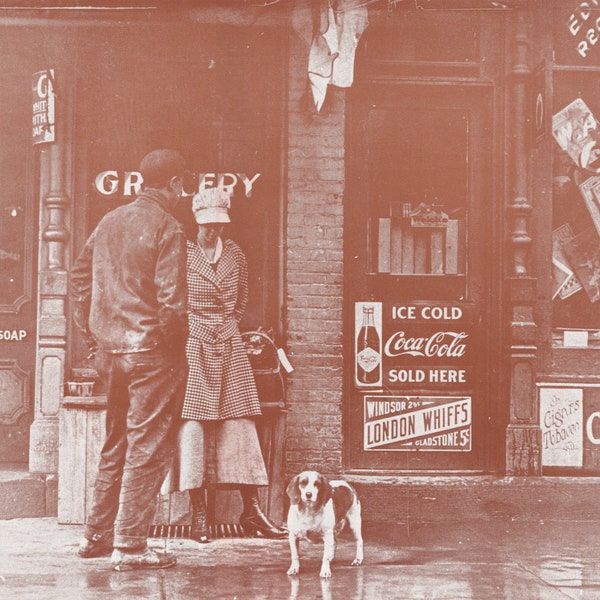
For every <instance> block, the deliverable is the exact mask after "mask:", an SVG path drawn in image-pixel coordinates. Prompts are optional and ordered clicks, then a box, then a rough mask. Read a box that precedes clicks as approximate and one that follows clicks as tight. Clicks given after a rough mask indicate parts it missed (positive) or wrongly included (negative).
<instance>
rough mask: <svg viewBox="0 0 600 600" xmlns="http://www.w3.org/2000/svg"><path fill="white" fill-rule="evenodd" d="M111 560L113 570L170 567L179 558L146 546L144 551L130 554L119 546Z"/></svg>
mask: <svg viewBox="0 0 600 600" xmlns="http://www.w3.org/2000/svg"><path fill="white" fill-rule="evenodd" d="M110 562H111V565H112V568H113V571H133V570H136V569H168V568H169V567H174V566H175V565H176V564H177V558H176V557H175V556H174V555H173V554H167V553H166V552H164V553H163V552H155V551H154V550H150V548H146V550H144V552H137V553H135V554H129V553H127V552H123V551H122V550H119V549H118V548H115V549H114V550H113V553H112V556H111V558H110Z"/></svg>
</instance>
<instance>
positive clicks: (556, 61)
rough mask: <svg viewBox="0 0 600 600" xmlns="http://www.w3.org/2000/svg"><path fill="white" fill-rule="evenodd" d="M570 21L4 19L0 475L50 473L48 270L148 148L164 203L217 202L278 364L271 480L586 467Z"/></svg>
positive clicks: (21, 15)
mask: <svg viewBox="0 0 600 600" xmlns="http://www.w3.org/2000/svg"><path fill="white" fill-rule="evenodd" d="M567 4H568V5H569V6H567ZM571 4H572V6H571ZM596 4H597V3H596V2H591V1H590V2H585V3H578V2H576V1H574V2H572V3H565V2H564V1H563V2H552V1H550V0H548V1H542V0H540V1H539V2H528V3H524V4H523V6H521V5H518V3H516V2H502V3H498V2H487V1H484V0H477V1H475V0H451V1H450V0H449V1H447V2H446V1H444V0H438V1H433V0H431V1H427V2H421V1H417V2H410V3H409V2H394V1H392V0H390V1H384V0H381V1H380V2H371V3H368V9H367V6H365V5H364V3H358V4H357V3H354V2H351V1H349V0H346V1H345V2H342V1H338V2H336V3H333V4H332V5H331V6H330V5H329V4H328V3H327V2H323V3H322V5H320V4H318V3H303V2H299V3H290V4H289V5H288V4H287V3H274V4H273V5H272V6H258V5H257V6H248V5H247V4H246V3H244V2H239V3H238V2H231V3H229V4H228V6H227V7H222V6H220V5H217V3H212V4H211V3H203V5H202V8H190V7H188V8H186V9H181V10H177V11H164V12H163V11H160V10H151V11H141V10H137V9H136V8H135V6H132V7H131V8H130V9H128V10H126V11H124V12H122V11H116V10H115V11H113V10H106V11H102V13H101V14H100V12H99V11H92V10H81V11H76V13H74V14H67V13H66V12H65V11H56V12H52V13H51V12H50V11H47V12H42V13H38V12H36V13H35V14H34V13H32V12H28V11H26V10H14V11H12V12H11V13H10V15H8V16H5V17H3V18H4V19H5V20H6V27H5V30H6V33H7V35H6V36H4V37H3V39H2V40H0V45H1V52H2V55H3V56H5V57H7V56H8V57H11V60H3V61H2V62H1V63H0V68H1V72H0V79H1V81H2V82H3V85H2V86H0V88H1V89H2V92H0V93H1V94H2V95H3V98H4V96H6V98H4V102H3V105H4V106H8V107H9V109H8V110H6V111H5V112H4V113H3V115H2V116H1V117H0V123H1V124H2V130H3V131H4V132H5V136H4V137H3V139H5V140H8V141H7V143H6V144H2V148H0V157H1V158H2V161H1V162H0V172H1V173H2V174H3V180H4V181H5V182H6V183H5V185H6V186H7V187H6V188H5V195H4V196H3V198H2V200H1V203H2V204H1V209H2V220H3V221H2V222H3V227H2V229H1V230H0V236H1V237H0V241H1V244H0V250H2V254H0V260H1V261H2V278H3V279H2V282H3V285H2V286H1V287H2V290H1V291H0V294H2V304H1V305H0V310H2V325H1V326H0V330H1V331H2V335H3V338H2V340H1V341H0V344H1V346H0V349H1V350H2V354H1V355H0V377H1V381H2V387H1V391H0V398H1V399H2V402H1V403H0V419H1V422H2V429H3V432H4V435H3V436H2V440H1V443H2V448H3V449H5V452H3V454H2V456H3V457H6V458H5V463H6V464H7V465H8V464H9V463H21V464H25V463H27V464H28V469H29V471H30V472H32V473H39V474H41V476H52V475H53V474H56V473H58V474H59V477H58V478H59V481H60V468H59V460H58V456H59V448H60V447H61V444H63V443H64V439H62V438H61V435H62V434H61V431H60V426H59V423H60V415H61V410H63V407H64V405H65V397H66V396H68V393H67V392H66V391H65V389H66V388H65V384H66V383H67V382H68V381H69V380H71V379H73V377H74V373H75V372H76V371H74V369H75V370H77V369H80V368H85V367H88V366H89V364H88V362H87V361H86V349H85V348H84V347H83V345H82V342H81V340H80V339H79V337H78V335H77V332H76V331H74V329H73V327H72V323H71V319H70V314H69V304H68V295H67V273H68V269H69V265H70V263H71V260H72V259H73V257H74V256H75V255H76V254H77V253H78V251H79V249H80V248H81V246H82V244H83V242H84V240H85V238H86V236H87V235H88V234H89V233H90V232H91V231H92V229H93V227H94V226H95V224H96V223H97V222H98V221H99V219H100V218H101V217H102V215H104V214H105V213H106V212H107V211H108V210H110V209H111V208H113V207H115V206H117V205H119V204H122V203H124V202H127V201H128V200H129V199H130V198H132V197H133V196H134V195H135V192H136V190H137V189H138V186H139V185H140V178H139V174H138V173H137V170H136V169H137V166H138V164H139V160H140V158H141V156H143V155H144V154H145V152H147V151H148V150H150V149H152V148H155V147H160V146H167V147H175V148H178V149H180V150H181V151H182V152H183V153H184V155H185V156H186V158H187V159H188V162H189V165H190V168H191V170H192V171H193V173H194V174H195V177H194V180H193V181H190V182H189V183H188V188H187V190H186V191H187V192H189V194H192V193H193V192H194V190H195V189H197V188H198V187H199V186H202V185H204V186H213V185H222V186H231V188H232V189H233V192H234V196H233V204H232V217H233V224H232V226H231V227H230V229H229V231H228V234H229V235H231V236H232V237H233V238H234V239H235V240H236V241H238V243H239V244H240V245H241V246H242V248H243V249H244V251H245V252H246V254H247V255H248V259H249V267H250V273H251V290H250V296H251V303H250V308H249V312H248V315H247V317H246V320H245V322H244V324H243V325H244V327H245V328H248V329H253V328H256V327H258V326H264V327H266V328H272V330H273V332H274V336H275V339H276V342H277V344H278V345H279V346H280V347H281V348H284V349H285V351H286V352H287V355H288V357H289V360H290V362H291V365H292V367H293V372H290V373H288V374H287V376H286V388H287V390H286V391H287V393H286V402H287V413H286V419H285V420H286V436H285V442H286V443H285V463H284V464H285V475H286V476H290V475H292V474H294V473H295V472H297V471H299V470H301V469H304V468H316V469H318V470H320V471H323V472H325V473H329V474H340V473H344V474H346V476H348V477H350V478H353V477H354V478H357V480H360V481H362V482H365V481H367V482H368V483H369V485H370V484H373V486H377V485H378V482H380V479H378V478H380V477H383V476H385V475H389V474H392V475H396V476H404V477H406V478H408V480H410V478H411V477H415V476H422V475H426V476H430V477H432V478H443V477H448V476H451V475H452V476H460V477H473V478H480V480H483V478H484V477H486V476H491V477H494V478H497V479H501V478H504V476H505V475H573V476H576V475H582V474H585V475H596V474H598V468H599V466H598V465H599V464H600V460H599V459H598V457H597V456H596V454H597V451H596V448H597V446H598V444H600V418H599V415H600V396H599V394H600V392H598V385H599V384H600V380H599V379H598V375H597V373H596V371H597V368H596V365H597V364H598V361H597V358H596V352H597V347H598V346H599V344H600V341H599V339H600V334H599V333H598V332H599V331H600V317H599V316H598V310H597V302H598V301H599V299H600V293H598V286H597V281H596V279H597V273H596V270H597V269H596V268H595V263H596V262H597V256H596V252H595V250H596V247H597V237H598V231H597V230H600V226H599V225H598V223H600V212H598V208H597V207H598V198H599V197H600V193H599V192H597V190H598V189H600V184H597V182H596V179H597V178H598V175H597V173H598V169H597V164H596V163H598V162H600V160H598V159H597V150H596V145H595V144H596V137H595V136H596V131H597V130H598V122H597V121H596V118H598V115H600V106H597V105H596V104H597V101H596V95H597V94H596V93H595V82H596V77H598V75H600V50H598V48H597V47H596V46H597V44H596V42H597V40H598V39H599V37H598V36H600V34H597V33H596V29H594V28H595V27H596V25H595V23H596V19H597V18H598V17H600V6H596ZM329 8H331V10H329ZM367 19H368V26H367ZM550 25H551V26H550ZM344 28H346V29H344ZM344 30H345V31H346V32H348V31H351V32H352V35H353V36H354V37H353V39H354V40H355V41H357V48H356V54H355V56H354V52H353V44H350V45H349V46H348V39H347V38H344V36H343V31H344ZM24 40H27V44H26V49H27V51H25V52H23V53H20V54H19V56H18V57H16V56H15V55H14V52H12V50H11V48H13V47H16V46H19V45H20V46H23V44H24ZM324 44H325V45H324ZM336 44H337V46H336ZM334 46H335V47H334ZM311 48H312V50H311ZM323 48H325V50H326V52H325V54H324V55H322V54H319V52H320V53H322V52H323ZM317 50H318V51H319V52H317ZM336 52H338V53H339V57H338V58H339V64H341V61H342V59H343V61H344V64H346V65H347V64H348V62H350V64H352V63H354V69H353V81H349V80H348V79H347V78H346V80H345V82H344V83H342V84H341V85H343V86H345V87H340V86H336V85H332V82H335V81H338V83H339V82H340V79H339V77H338V78H337V79H336V74H335V71H331V72H332V73H334V75H333V77H332V76H331V73H329V74H328V71H327V68H328V67H331V65H332V64H333V65H335V64H336V63H335V60H334V59H335V57H334V55H335V53H336ZM315 56H317V57H318V56H325V58H327V59H328V60H329V62H327V60H324V61H323V62H321V63H318V62H317V63H315ZM332 57H333V58H332ZM332 60H333V62H332ZM309 72H310V74H309ZM338 75H339V74H338ZM32 82H33V83H32ZM311 83H312V87H311V85H310V84H311ZM32 94H33V97H32ZM588 113H589V115H592V116H589V115H588ZM32 114H33V131H32V129H31V119H32ZM594 115H595V117H594ZM582 117H583V119H582V122H581V123H583V124H581V123H579V122H578V119H580V118H582ZM586 117H587V120H586ZM577 127H579V128H580V129H577ZM189 198H190V197H189V196H188V198H187V200H186V202H184V204H183V206H182V208H181V211H180V213H179V217H180V218H181V220H182V222H184V223H185V224H187V225H189V224H191V219H190V215H189V202H190V199H189ZM5 222H8V223H9V226H8V227H6V226H4V223H5ZM101 392H102V390H101V387H100V386H99V385H98V386H97V387H96V388H95V390H94V396H101ZM90 427H92V425H90ZM93 427H96V428H97V425H94V426H93ZM93 427H92V429H93ZM98 435H99V434H98V432H97V431H96V430H95V429H94V431H92V432H91V434H90V437H91V438H94V436H95V438H94V439H96V438H98ZM361 477H362V478H366V479H360V478H361ZM403 481H404V482H406V481H407V479H405V480H403ZM471 481H472V480H471Z"/></svg>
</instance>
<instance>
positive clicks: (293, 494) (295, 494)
mask: <svg viewBox="0 0 600 600" xmlns="http://www.w3.org/2000/svg"><path fill="white" fill-rule="evenodd" d="M299 483H300V476H299V475H296V476H295V477H293V478H292V480H291V481H290V482H289V484H288V486H287V490H286V492H287V495H288V496H289V498H290V503H291V504H298V503H299V502H300V486H299Z"/></svg>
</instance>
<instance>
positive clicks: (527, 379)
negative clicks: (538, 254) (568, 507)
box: [505, 9, 541, 475]
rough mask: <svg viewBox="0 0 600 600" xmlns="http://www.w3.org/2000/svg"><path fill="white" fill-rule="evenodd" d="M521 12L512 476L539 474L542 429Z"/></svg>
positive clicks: (520, 14)
mask: <svg viewBox="0 0 600 600" xmlns="http://www.w3.org/2000/svg"><path fill="white" fill-rule="evenodd" d="M526 16H527V14H526V12H525V9H517V10H516V13H515V18H514V32H513V40H512V48H513V51H514V55H513V60H512V66H511V71H510V74H509V83H510V99H511V102H510V105H509V107H508V110H507V113H506V114H507V115H509V122H508V126H509V127H510V134H511V161H510V167H509V168H510V176H509V181H510V183H511V184H512V186H511V188H509V190H510V194H511V196H510V199H509V201H508V206H507V225H508V227H509V228H510V230H509V232H508V238H509V252H508V257H509V267H510V270H511V273H510V275H509V276H508V277H507V278H506V280H505V290H506V301H507V304H508V307H509V309H510V326H509V335H508V340H509V348H508V350H509V355H510V356H509V360H508V364H509V369H510V375H509V377H510V423H509V425H508V429H507V432H506V471H507V473H508V474H510V475H539V474H540V472H541V460H540V458H541V430H540V427H539V422H538V415H537V397H536V386H535V380H536V360H537V346H536V329H537V326H536V324H535V321H534V305H535V300H536V279H535V278H534V277H532V276H531V275H530V270H529V253H530V248H531V242H532V240H531V237H530V236H529V233H528V221H529V217H530V214H531V210H532V207H531V205H530V203H529V200H528V199H527V191H528V170H527V169H528V132H529V127H530V125H529V120H528V118H527V117H528V113H529V112H530V106H529V105H530V103H529V101H528V100H529V96H528V93H529V84H530V79H531V71H530V68H529V64H528V63H529V37H528V22H527V18H526Z"/></svg>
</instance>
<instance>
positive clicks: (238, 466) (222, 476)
mask: <svg viewBox="0 0 600 600" xmlns="http://www.w3.org/2000/svg"><path fill="white" fill-rule="evenodd" d="M237 485H269V478H268V475H267V469H266V467H265V461H264V459H263V455H262V451H261V448H260V443H259V440H258V433H257V431H256V424H255V422H254V420H253V419H251V418H239V419H227V420H225V421H191V420H190V421H183V423H182V426H181V428H180V430H179V437H178V440H177V452H176V456H175V459H174V462H173V468H172V469H171V481H170V485H169V489H170V491H184V490H189V489H195V488H199V487H202V486H209V487H210V486H223V487H235V486H237ZM163 489H164V488H163Z"/></svg>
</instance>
